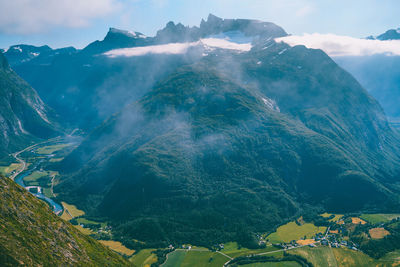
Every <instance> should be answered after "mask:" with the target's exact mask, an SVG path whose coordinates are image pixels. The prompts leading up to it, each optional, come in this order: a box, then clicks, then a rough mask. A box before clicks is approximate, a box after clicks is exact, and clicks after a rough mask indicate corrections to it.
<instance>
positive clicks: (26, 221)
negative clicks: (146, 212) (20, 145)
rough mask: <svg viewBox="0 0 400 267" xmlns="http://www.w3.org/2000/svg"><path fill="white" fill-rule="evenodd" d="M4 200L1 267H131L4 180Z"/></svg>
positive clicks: (0, 193)
mask: <svg viewBox="0 0 400 267" xmlns="http://www.w3.org/2000/svg"><path fill="white" fill-rule="evenodd" d="M0 198H1V202H0V265H1V266H20V265H21V266H22V265H24V266H129V263H128V262H127V261H126V260H125V259H124V258H122V257H121V256H119V255H118V254H116V253H114V252H112V251H111V250H109V249H107V248H106V247H104V246H103V245H101V244H100V243H98V242H97V241H95V240H94V239H92V238H90V237H87V236H85V235H83V234H81V233H80V232H79V231H78V230H77V229H75V228H74V227H73V226H72V225H71V224H69V223H67V222H65V221H63V220H61V219H60V218H59V217H57V216H56V215H55V214H53V213H52V212H51V211H50V209H49V207H48V206H47V205H46V203H44V202H42V201H40V200H38V199H37V198H35V197H34V196H33V195H31V194H30V193H28V191H26V190H25V189H23V188H21V187H19V186H18V185H17V184H15V183H14V182H13V181H11V180H10V179H8V178H5V177H3V176H0Z"/></svg>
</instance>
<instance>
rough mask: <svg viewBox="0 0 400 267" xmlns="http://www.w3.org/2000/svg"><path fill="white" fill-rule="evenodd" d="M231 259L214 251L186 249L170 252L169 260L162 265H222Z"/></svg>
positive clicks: (176, 266) (167, 266) (212, 266)
mask: <svg viewBox="0 0 400 267" xmlns="http://www.w3.org/2000/svg"><path fill="white" fill-rule="evenodd" d="M228 260H229V259H228V258H227V257H226V256H224V255H221V254H220V253H217V252H212V251H194V250H193V251H190V250H189V251H186V250H175V251H174V252H171V253H170V254H168V260H167V261H166V262H165V263H164V264H163V265H162V266H163V267H170V266H171V267H172V266H173V267H191V266H199V267H203V266H204V267H206V266H210V267H214V266H215V267H221V266H223V265H224V263H225V262H227V261H228Z"/></svg>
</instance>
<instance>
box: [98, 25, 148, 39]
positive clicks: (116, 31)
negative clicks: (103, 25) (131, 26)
mask: <svg viewBox="0 0 400 267" xmlns="http://www.w3.org/2000/svg"><path fill="white" fill-rule="evenodd" d="M112 35H117V36H126V37H129V38H145V37H146V36H145V35H144V34H142V33H140V32H133V31H128V30H121V29H117V28H113V27H111V28H110V29H109V31H108V33H107V35H106V37H105V38H107V37H110V36H112Z"/></svg>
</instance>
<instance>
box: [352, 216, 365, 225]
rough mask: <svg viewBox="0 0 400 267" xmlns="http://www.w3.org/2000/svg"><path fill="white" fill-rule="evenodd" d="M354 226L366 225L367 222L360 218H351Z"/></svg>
mask: <svg viewBox="0 0 400 267" xmlns="http://www.w3.org/2000/svg"><path fill="white" fill-rule="evenodd" d="M351 223H352V224H366V223H367V222H366V221H364V220H362V219H360V218H358V217H351Z"/></svg>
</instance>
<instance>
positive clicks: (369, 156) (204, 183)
mask: <svg viewBox="0 0 400 267" xmlns="http://www.w3.org/2000/svg"><path fill="white" fill-rule="evenodd" d="M132 60H135V57H133V58H132ZM399 144H400V139H399V136H398V134H397V133H395V132H393V131H392V129H391V128H390V127H389V125H388V123H387V121H386V118H385V116H384V114H383V112H382V109H381V108H380V106H379V104H378V103H377V102H376V101H375V100H374V99H373V98H371V97H370V96H369V95H368V94H367V92H366V91H365V90H364V89H363V88H362V87H361V86H360V85H359V84H358V82H357V81H356V80H355V79H354V78H353V77H352V76H351V75H349V74H348V73H347V72H345V71H344V70H342V69H341V68H339V67H338V66H337V65H336V64H335V63H334V62H333V61H332V60H331V59H330V58H329V57H328V56H327V55H326V54H324V53H323V52H322V51H320V50H311V49H306V48H305V47H303V46H296V47H293V48H290V47H289V46H287V45H285V44H277V43H275V42H274V41H271V40H270V38H266V39H260V40H258V41H256V42H254V46H253V49H252V50H251V51H250V52H235V51H234V52H232V51H231V50H224V49H216V50H212V51H208V54H207V55H206V56H204V57H203V58H202V59H201V60H200V61H198V62H197V63H195V64H191V65H187V66H184V67H181V68H178V69H176V71H175V72H173V73H171V74H170V75H169V76H168V77H167V78H165V79H163V80H162V81H160V82H159V83H157V85H156V86H155V87H154V88H153V89H152V90H151V91H150V92H149V93H147V94H146V95H145V96H144V97H142V98H140V100H139V101H137V102H135V103H133V104H132V105H130V106H128V107H127V108H125V109H124V110H123V111H121V112H120V113H119V114H117V115H115V116H113V117H111V118H110V119H109V120H108V121H106V122H105V123H104V124H103V125H101V126H100V127H98V128H97V129H96V130H95V131H94V132H93V133H92V134H91V135H90V136H89V137H88V138H87V139H86V140H85V141H84V142H83V143H82V144H81V146H80V147H79V148H78V149H76V150H75V151H74V152H73V153H72V154H71V155H70V156H69V157H67V158H66V159H65V160H64V161H63V162H62V164H61V165H62V168H63V170H64V177H63V178H62V179H61V181H60V184H59V185H58V186H57V188H56V190H57V191H58V192H59V193H60V194H61V196H62V197H64V198H67V199H68V201H71V202H73V203H76V204H77V205H80V207H83V208H84V209H85V210H86V211H88V212H89V213H90V214H92V215H94V216H106V217H108V218H109V220H112V221H114V224H115V225H114V226H115V228H114V229H115V231H116V235H119V236H120V238H121V239H123V241H125V242H132V239H139V240H146V241H148V242H156V241H159V240H163V241H171V240H172V241H178V242H193V243H196V242H197V243H201V244H210V243H211V242H221V241H227V240H235V239H236V240H243V239H246V238H249V236H250V235H248V233H249V232H265V231H269V230H271V229H272V228H273V227H274V226H275V225H277V224H279V223H281V222H282V221H283V220H285V219H288V218H289V217H292V216H295V215H299V214H301V213H302V212H304V211H305V210H309V209H311V208H310V207H311V206H314V207H321V208H325V209H329V210H332V211H340V212H344V211H355V210H360V209H378V210H385V209H388V210H389V209H391V210H394V209H397V208H396V207H398V204H399V195H398V194H399V187H398V178H399V163H400V159H399V155H400V154H399V152H400V151H399ZM127 221H128V222H127Z"/></svg>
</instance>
